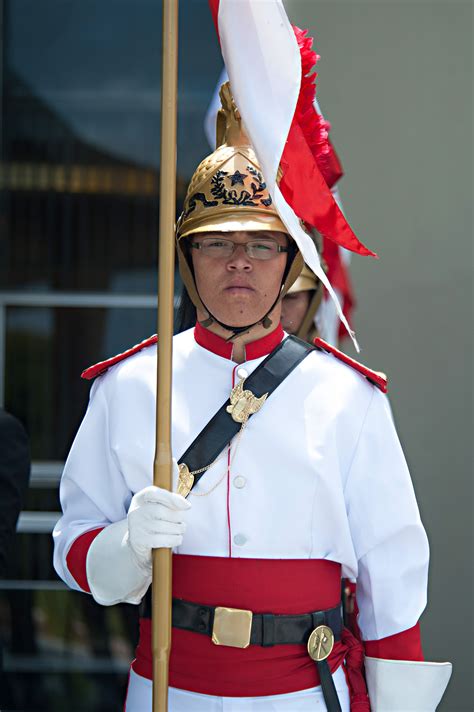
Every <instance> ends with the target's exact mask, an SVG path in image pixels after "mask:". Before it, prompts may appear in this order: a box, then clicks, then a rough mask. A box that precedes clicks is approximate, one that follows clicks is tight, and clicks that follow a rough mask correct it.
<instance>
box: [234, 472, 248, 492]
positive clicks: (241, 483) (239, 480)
mask: <svg viewBox="0 0 474 712" xmlns="http://www.w3.org/2000/svg"><path fill="white" fill-rule="evenodd" d="M246 482H247V480H246V479H245V477H242V475H237V477H234V487H237V489H242V487H245V483H246Z"/></svg>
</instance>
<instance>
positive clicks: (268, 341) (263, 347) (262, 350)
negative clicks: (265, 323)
mask: <svg viewBox="0 0 474 712" xmlns="http://www.w3.org/2000/svg"><path fill="white" fill-rule="evenodd" d="M284 335H285V334H284V331H283V328H282V326H281V324H280V323H278V326H277V327H276V328H275V329H274V330H273V331H272V332H270V334H266V336H262V338H261V339H256V340H255V341H251V342H250V343H249V344H246V346H245V360H246V361H251V360H252V359H254V358H260V357H261V356H266V355H267V354H269V353H270V352H271V351H273V349H274V348H275V346H278V344H279V343H280V341H281V340H282V339H283V337H284ZM194 338H195V339H196V341H197V343H198V344H199V346H202V347H203V348H205V349H207V350H208V351H212V353H214V354H217V355H218V356H222V357H223V358H228V359H231V358H232V342H230V341H226V340H225V339H223V338H222V337H221V336H217V334H214V333H213V332H212V331H209V329H205V328H204V327H203V326H201V324H200V323H199V322H196V326H195V327H194Z"/></svg>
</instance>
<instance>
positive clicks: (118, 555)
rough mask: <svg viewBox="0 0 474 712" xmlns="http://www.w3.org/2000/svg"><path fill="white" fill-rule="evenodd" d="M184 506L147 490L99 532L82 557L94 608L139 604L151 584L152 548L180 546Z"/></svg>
mask: <svg viewBox="0 0 474 712" xmlns="http://www.w3.org/2000/svg"><path fill="white" fill-rule="evenodd" d="M173 466H174V469H175V470H177V465H176V462H175V461H173ZM190 507H191V505H190V503H189V502H188V501H187V500H186V499H184V497H182V496H181V495H179V494H175V493H174V492H167V491H166V490H163V489H160V488H159V487H154V486H153V485H152V486H150V487H145V488H144V489H142V490H140V492H137V493H136V494H135V495H134V496H133V497H132V501H131V502H130V507H129V510H128V515H127V518H126V519H121V520H120V521H118V522H113V523H112V524H109V525H108V526H107V527H105V529H103V530H102V531H101V532H100V534H98V535H97V536H96V538H95V539H94V541H93V542H92V544H91V545H90V547H89V551H88V552H87V558H86V571H87V581H88V583H89V588H90V590H91V593H92V596H93V597H94V599H95V600H96V601H97V603H101V604H102V605H103V606H112V605H114V604H115V603H135V604H138V603H140V601H141V600H142V598H143V596H144V595H145V593H146V591H147V589H148V587H149V585H150V583H151V552H152V549H154V548H163V547H166V548H171V547H175V546H179V545H180V544H181V543H182V541H183V534H184V532H185V529H186V524H185V521H184V517H185V512H186V510H188V509H189V508H190Z"/></svg>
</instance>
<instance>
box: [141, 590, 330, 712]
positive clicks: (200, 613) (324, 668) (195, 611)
mask: <svg viewBox="0 0 474 712" xmlns="http://www.w3.org/2000/svg"><path fill="white" fill-rule="evenodd" d="M142 617H143V618H150V617H151V592H150V590H148V591H147V594H146V596H145V598H144V600H143V606H142ZM172 625H173V628H180V629H181V630H189V631H192V632H194V633H201V634H202V635H207V636H211V638H212V641H213V643H215V644H216V645H227V646H231V647H236V648H246V647H248V646H249V645H261V646H263V647H271V646H273V645H306V644H307V645H308V647H309V648H311V647H314V646H311V640H310V637H312V636H314V635H316V643H315V646H316V648H318V645H319V649H321V643H319V642H318V641H323V643H322V644H323V645H324V641H326V638H324V631H327V630H328V629H330V630H329V634H332V636H333V637H334V640H340V639H341V633H342V628H343V622H342V609H341V606H340V605H338V606H336V607H335V608H329V609H327V610H324V611H314V612H313V613H303V614H301V615H279V614H276V615H275V614H273V613H255V614H254V613H252V612H251V611H247V610H241V609H237V608H225V607H220V606H217V607H214V606H205V605H201V604H199V603H191V602H190V601H184V600H183V599H181V598H173V607H172ZM321 631H322V632H321ZM318 635H319V636H320V637H319V638H318ZM308 641H309V642H308ZM331 648H332V645H331ZM323 650H324V649H323ZM310 654H311V653H310ZM323 654H324V652H323ZM311 657H313V655H311ZM313 660H314V661H315V663H316V667H317V668H318V673H319V679H320V681H321V689H322V692H323V696H324V701H325V703H326V707H327V709H328V712H341V706H340V704H339V699H338V696H337V691H336V687H335V685H334V681H333V678H332V675H331V671H330V669H329V665H328V662H327V659H326V658H324V659H317V657H313Z"/></svg>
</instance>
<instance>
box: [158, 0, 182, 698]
mask: <svg viewBox="0 0 474 712" xmlns="http://www.w3.org/2000/svg"><path fill="white" fill-rule="evenodd" d="M162 1H163V30H162V37H163V42H162V80H161V161H160V227H159V229H160V236H159V258H158V259H159V263H158V328H157V334H158V353H159V356H158V364H157V390H156V446H155V459H154V463H153V483H154V484H155V485H156V486H157V487H162V488H164V489H167V490H170V489H171V488H172V481H171V473H172V469H171V468H172V459H171V376H172V372H171V367H172V338H173V300H174V254H175V251H174V235H175V228H174V225H175V217H176V214H175V213H176V113H177V87H178V0H162ZM171 564H172V552H171V549H155V550H154V551H153V599H152V600H153V602H152V652H153V712H167V710H168V663H169V654H170V648H171V573H172V569H171Z"/></svg>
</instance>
